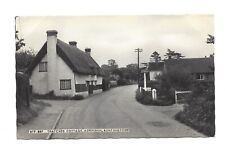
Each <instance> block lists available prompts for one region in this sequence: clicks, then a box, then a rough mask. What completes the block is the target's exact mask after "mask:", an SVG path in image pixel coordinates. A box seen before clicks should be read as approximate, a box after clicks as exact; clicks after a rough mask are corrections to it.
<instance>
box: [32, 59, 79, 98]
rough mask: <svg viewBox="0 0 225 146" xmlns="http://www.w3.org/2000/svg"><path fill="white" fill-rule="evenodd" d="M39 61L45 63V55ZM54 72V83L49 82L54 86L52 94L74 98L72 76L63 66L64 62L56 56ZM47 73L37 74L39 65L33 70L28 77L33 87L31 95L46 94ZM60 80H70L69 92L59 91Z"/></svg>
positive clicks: (66, 67) (64, 65)
mask: <svg viewBox="0 0 225 146" xmlns="http://www.w3.org/2000/svg"><path fill="white" fill-rule="evenodd" d="M41 61H47V57H46V55H45V56H44V58H43V59H42V60H41ZM56 66H57V67H56V72H54V76H55V81H51V84H54V85H55V89H54V94H55V95H56V96H74V95H75V85H74V74H73V72H72V70H71V69H70V68H69V67H68V66H67V65H66V64H65V62H64V61H63V60H62V59H61V58H60V57H59V56H58V55H57V56H56ZM48 73H49V72H39V64H38V65H37V66H36V67H35V68H34V70H33V72H32V75H31V77H30V84H31V85H32V87H33V89H32V90H33V93H36V94H47V93H49V91H48ZM49 76H51V74H49ZM60 79H71V89H70V90H60Z"/></svg>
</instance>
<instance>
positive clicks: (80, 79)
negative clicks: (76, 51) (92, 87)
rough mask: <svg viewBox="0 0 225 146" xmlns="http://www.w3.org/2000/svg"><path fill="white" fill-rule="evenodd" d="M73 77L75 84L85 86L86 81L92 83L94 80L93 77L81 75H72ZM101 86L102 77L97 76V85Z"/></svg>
mask: <svg viewBox="0 0 225 146" xmlns="http://www.w3.org/2000/svg"><path fill="white" fill-rule="evenodd" d="M74 75H75V83H76V84H86V81H93V80H95V77H94V75H81V74H77V73H74ZM99 84H102V77H101V76H97V85H99Z"/></svg>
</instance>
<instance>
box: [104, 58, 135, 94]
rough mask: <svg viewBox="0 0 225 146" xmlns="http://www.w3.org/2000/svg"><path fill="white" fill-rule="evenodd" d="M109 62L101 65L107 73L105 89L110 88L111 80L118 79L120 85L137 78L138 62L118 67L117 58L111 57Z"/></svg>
mask: <svg viewBox="0 0 225 146" xmlns="http://www.w3.org/2000/svg"><path fill="white" fill-rule="evenodd" d="M108 62H109V63H108V65H106V64H103V65H102V66H101V68H102V70H103V71H104V73H105V76H104V79H105V86H104V89H105V90H107V89H108V85H107V84H108V83H109V82H110V80H113V81H117V82H118V83H117V84H118V85H129V84H131V83H133V82H135V81H136V80H137V64H128V65H127V66H126V67H121V68H118V66H117V65H116V61H115V60H113V59H110V60H109V61H108ZM107 82H108V83H107Z"/></svg>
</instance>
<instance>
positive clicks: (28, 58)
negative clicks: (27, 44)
mask: <svg viewBox="0 0 225 146" xmlns="http://www.w3.org/2000/svg"><path fill="white" fill-rule="evenodd" d="M34 57H35V55H34V53H33V52H32V51H31V50H25V51H19V52H16V71H25V70H26V69H27V68H28V66H29V64H30V63H31V62H32V61H33V59H34Z"/></svg>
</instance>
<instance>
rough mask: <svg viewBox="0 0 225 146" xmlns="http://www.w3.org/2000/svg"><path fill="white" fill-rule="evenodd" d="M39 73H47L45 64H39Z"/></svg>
mask: <svg viewBox="0 0 225 146" xmlns="http://www.w3.org/2000/svg"><path fill="white" fill-rule="evenodd" d="M39 72H47V62H40V63H39Z"/></svg>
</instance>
